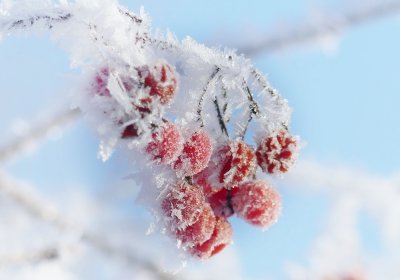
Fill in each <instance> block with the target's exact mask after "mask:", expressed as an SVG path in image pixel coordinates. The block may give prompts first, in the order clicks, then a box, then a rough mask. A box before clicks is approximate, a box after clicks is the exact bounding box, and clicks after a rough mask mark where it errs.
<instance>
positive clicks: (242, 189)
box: [232, 180, 281, 228]
mask: <svg viewBox="0 0 400 280" xmlns="http://www.w3.org/2000/svg"><path fill="white" fill-rule="evenodd" d="M232 207H233V210H234V211H235V213H236V215H238V217H240V218H243V219H244V220H246V221H247V222H248V223H250V224H253V225H256V226H260V227H263V228H267V227H268V226H270V225H272V224H273V223H275V222H276V221H277V219H278V216H279V214H280V211H281V199H280V196H279V193H278V192H277V191H276V190H275V189H273V188H272V187H271V186H270V185H268V184H267V183H266V182H264V181H262V180H255V181H249V182H245V183H242V184H240V185H239V186H238V187H237V192H236V193H235V195H234V196H233V197H232Z"/></svg>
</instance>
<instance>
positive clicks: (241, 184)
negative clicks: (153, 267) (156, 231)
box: [160, 130, 297, 259]
mask: <svg viewBox="0 0 400 280" xmlns="http://www.w3.org/2000/svg"><path fill="white" fill-rule="evenodd" d="M278 138H279V139H278ZM282 139H287V140H284V141H286V142H283V140H282ZM163 141H166V139H164V140H163ZM161 142H162V141H161ZM161 142H160V143H161ZM268 142H272V143H279V144H280V145H278V144H275V145H268V149H265V148H264V147H263V146H266V145H267V144H265V143H268ZM261 143H263V145H259V147H258V148H257V150H256V151H255V150H254V149H253V148H252V147H251V146H250V145H248V144H246V143H245V142H244V141H242V140H235V141H229V142H227V143H226V144H224V145H222V146H221V147H219V148H218V149H216V150H215V151H214V152H212V146H211V141H210V137H209V136H208V134H207V133H206V132H205V131H204V130H199V131H198V132H196V133H194V134H193V135H192V136H191V137H190V138H189V139H188V140H187V141H186V142H185V143H184V145H183V150H182V152H181V154H180V155H179V156H178V159H177V160H176V161H175V162H174V163H173V164H172V165H171V166H172V167H173V168H175V169H176V172H177V175H178V176H177V178H184V179H181V181H179V183H177V184H176V185H174V186H171V187H169V189H168V190H167V191H166V193H165V194H164V196H163V197H162V200H161V209H162V212H163V213H164V215H165V220H166V221H167V228H168V231H169V232H170V233H171V234H172V235H174V236H175V238H176V239H177V240H178V241H179V242H180V244H181V245H182V246H183V247H184V248H185V249H186V250H187V251H188V252H189V253H190V254H191V255H193V256H195V257H199V258H201V259H207V258H209V257H211V256H213V255H215V254H216V253H218V252H220V251H221V250H222V249H223V248H224V247H226V246H227V245H228V244H230V243H231V241H232V233H233V231H232V227H231V225H230V223H229V222H228V220H227V219H228V218H229V217H231V216H232V215H234V214H236V215H237V216H238V217H240V218H242V219H244V220H245V221H247V222H248V223H250V224H253V225H256V226H260V227H262V228H267V227H268V226H270V225H271V224H273V223H274V222H275V221H276V220H277V218H278V215H279V213H280V209H281V201H280V196H279V193H278V192H277V191H276V190H275V189H274V188H273V187H272V186H270V185H269V184H268V183H266V182H264V181H262V180H257V179H255V174H256V170H257V162H258V163H259V166H260V167H261V169H262V170H264V171H267V172H269V173H273V172H277V171H278V170H276V169H274V168H264V167H265V164H264V162H267V161H268V162H272V163H271V164H275V165H277V164H278V163H279V164H280V166H285V169H284V168H282V169H279V171H280V172H286V171H287V170H288V167H289V164H288V163H289V161H291V162H293V161H294V158H293V156H294V155H295V148H296V146H297V142H296V139H295V138H294V137H292V136H289V134H288V133H287V131H286V130H282V131H279V133H278V134H275V135H272V136H271V135H270V136H268V137H267V138H266V139H265V140H264V141H262V142H261ZM286 143H288V144H286ZM289 153H290V154H291V155H292V156H290V157H289V156H288V154H289ZM272 155H273V159H274V161H271V160H270V158H271V157H272ZM267 164H268V163H267Z"/></svg>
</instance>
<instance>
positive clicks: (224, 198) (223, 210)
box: [207, 187, 238, 218]
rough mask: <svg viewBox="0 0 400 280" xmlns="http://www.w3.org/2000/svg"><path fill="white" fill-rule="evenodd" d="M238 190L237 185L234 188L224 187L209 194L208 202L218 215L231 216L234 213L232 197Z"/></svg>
mask: <svg viewBox="0 0 400 280" xmlns="http://www.w3.org/2000/svg"><path fill="white" fill-rule="evenodd" d="M237 192H238V188H237V187H235V188H232V189H226V188H222V189H220V190H217V191H214V192H213V193H211V194H209V195H208V196H207V202H208V203H210V205H211V208H212V209H213V211H214V213H215V215H216V216H218V217H225V218H229V217H230V216H232V215H233V214H234V209H233V205H232V198H233V197H234V196H235V195H236V193H237Z"/></svg>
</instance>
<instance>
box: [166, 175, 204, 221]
mask: <svg viewBox="0 0 400 280" xmlns="http://www.w3.org/2000/svg"><path fill="white" fill-rule="evenodd" d="M204 206H205V198H204V194H203V191H202V189H201V187H200V186H197V185H190V184H189V183H187V182H185V181H183V182H181V183H179V184H177V185H176V186H173V187H171V188H170V189H169V190H168V191H167V193H166V194H165V196H164V198H163V200H162V202H161V208H162V210H163V212H164V214H165V216H166V218H167V221H169V223H170V226H171V228H173V229H185V228H186V227H188V226H190V225H193V224H194V223H196V222H197V221H198V220H199V217H200V215H201V213H202V212H203V208H204Z"/></svg>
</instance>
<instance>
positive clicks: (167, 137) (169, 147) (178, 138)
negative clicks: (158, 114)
mask: <svg viewBox="0 0 400 280" xmlns="http://www.w3.org/2000/svg"><path fill="white" fill-rule="evenodd" d="M152 139H153V140H152V141H151V142H150V143H149V144H148V145H147V147H146V152H147V153H149V154H150V155H151V156H152V158H153V160H155V161H158V162H160V163H164V164H168V163H171V162H172V161H174V160H176V159H177V157H178V155H179V154H180V153H181V151H182V148H183V137H182V134H181V132H180V131H179V128H178V127H177V126H176V125H174V124H172V123H165V124H164V126H163V127H162V128H160V129H159V131H157V132H154V133H153V134H152Z"/></svg>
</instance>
